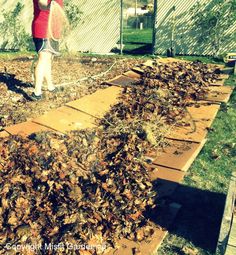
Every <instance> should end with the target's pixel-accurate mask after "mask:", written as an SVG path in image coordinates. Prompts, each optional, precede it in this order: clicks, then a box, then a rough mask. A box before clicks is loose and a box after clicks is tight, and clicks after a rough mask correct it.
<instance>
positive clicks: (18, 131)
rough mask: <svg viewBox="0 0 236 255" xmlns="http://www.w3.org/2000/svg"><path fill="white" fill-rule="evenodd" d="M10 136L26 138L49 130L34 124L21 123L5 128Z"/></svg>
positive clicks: (30, 122)
mask: <svg viewBox="0 0 236 255" xmlns="http://www.w3.org/2000/svg"><path fill="white" fill-rule="evenodd" d="M5 130H6V132H8V133H9V134H11V135H22V136H28V135H30V134H32V133H36V132H41V131H47V130H49V128H47V127H44V126H41V125H39V124H36V123H34V122H32V121H27V122H22V123H19V124H16V125H12V126H9V127H6V128H5Z"/></svg>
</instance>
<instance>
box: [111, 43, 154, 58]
mask: <svg viewBox="0 0 236 255" xmlns="http://www.w3.org/2000/svg"><path fill="white" fill-rule="evenodd" d="M138 45H139V47H138ZM112 52H113V53H119V52H120V50H119V49H115V50H112ZM123 54H127V55H146V54H152V44H151V43H138V42H132V43H131V42H130V43H128V44H127V45H125V47H124V49H123Z"/></svg>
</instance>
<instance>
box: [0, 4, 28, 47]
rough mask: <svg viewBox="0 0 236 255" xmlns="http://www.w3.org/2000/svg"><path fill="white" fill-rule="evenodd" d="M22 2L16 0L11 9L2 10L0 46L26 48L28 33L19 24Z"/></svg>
mask: <svg viewBox="0 0 236 255" xmlns="http://www.w3.org/2000/svg"><path fill="white" fill-rule="evenodd" d="M23 8H24V4H22V3H21V2H17V4H16V5H15V7H14V9H13V10H10V11H6V10H3V21H2V22H1V23H0V33H1V35H2V37H3V38H2V39H3V40H2V45H1V48H3V49H4V48H12V49H20V50H23V49H26V48H27V45H29V39H30V35H29V34H27V33H26V31H25V29H24V27H23V26H22V25H21V21H20V14H21V11H22V9H23Z"/></svg>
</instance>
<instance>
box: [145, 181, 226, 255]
mask: <svg viewBox="0 0 236 255" xmlns="http://www.w3.org/2000/svg"><path fill="white" fill-rule="evenodd" d="M154 185H156V187H157V192H158V191H159V188H158V186H159V184H158V182H156V183H154ZM161 185H162V187H161V191H159V195H160V196H162V194H161V193H163V191H164V190H165V188H164V186H166V187H167V189H166V194H164V196H163V197H162V199H158V200H157V201H159V200H160V201H162V200H163V199H164V201H165V200H167V201H168V203H170V202H175V203H178V204H180V205H182V207H181V209H180V210H179V212H178V214H177V217H176V218H175V220H174V222H172V223H171V225H170V226H168V224H166V222H165V215H162V207H163V202H160V201H159V202H158V204H159V205H158V206H157V208H156V209H155V211H152V212H151V213H150V212H148V215H149V217H150V219H151V220H152V221H153V222H155V223H156V224H158V225H160V226H161V227H163V228H167V229H168V230H169V233H170V234H172V235H175V236H176V238H175V239H173V243H171V244H170V247H169V249H170V250H169V249H168V250H169V251H168V252H169V254H176V253H177V254H185V253H183V242H182V241H180V240H181V239H185V242H186V244H188V243H189V242H191V243H192V244H193V245H194V246H196V247H199V248H201V249H203V250H205V251H206V252H210V253H214V252H215V249H216V245H217V241H218V236H219V231H220V225H221V220H222V215H223V211H224V205H225V198H226V195H225V194H222V193H216V192H211V191H208V190H201V189H196V188H193V187H188V186H185V185H181V184H180V185H179V186H178V187H177V189H176V190H175V187H176V183H174V182H170V181H166V180H161ZM172 185H173V187H174V188H173V190H172V189H171V186H172ZM168 190H169V191H168ZM160 192H161V193H160ZM168 192H169V193H172V194H168ZM164 193H165V192H164ZM181 245H182V246H181Z"/></svg>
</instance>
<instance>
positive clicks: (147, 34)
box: [123, 29, 152, 55]
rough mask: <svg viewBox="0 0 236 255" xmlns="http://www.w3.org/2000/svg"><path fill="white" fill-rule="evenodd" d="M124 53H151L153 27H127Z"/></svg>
mask: <svg viewBox="0 0 236 255" xmlns="http://www.w3.org/2000/svg"><path fill="white" fill-rule="evenodd" d="M124 45H125V46H124V50H123V52H124V54H140V55H142V54H151V52H152V29H142V30H140V29H125V30H124Z"/></svg>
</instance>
